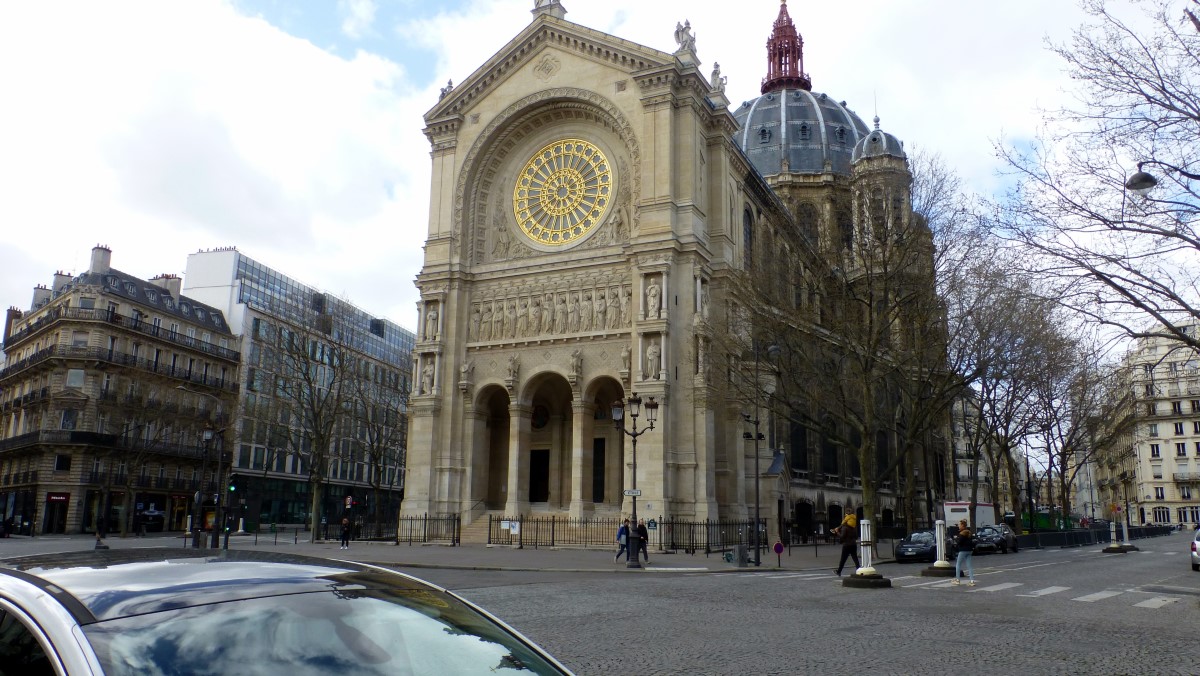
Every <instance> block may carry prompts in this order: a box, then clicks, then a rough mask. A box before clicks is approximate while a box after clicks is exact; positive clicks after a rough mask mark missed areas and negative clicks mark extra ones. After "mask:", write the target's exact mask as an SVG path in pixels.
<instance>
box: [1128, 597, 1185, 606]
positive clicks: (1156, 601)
mask: <svg viewBox="0 0 1200 676" xmlns="http://www.w3.org/2000/svg"><path fill="white" fill-rule="evenodd" d="M1178 600H1179V599H1177V598H1171V597H1170V596H1156V597H1154V598H1152V599H1147V600H1145V601H1142V602H1141V603H1135V604H1133V605H1134V607H1136V608H1151V609H1155V608H1162V607H1163V606H1165V605H1170V604H1172V603H1175V602H1176V601H1178Z"/></svg>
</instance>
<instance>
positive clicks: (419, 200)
mask: <svg viewBox="0 0 1200 676" xmlns="http://www.w3.org/2000/svg"><path fill="white" fill-rule="evenodd" d="M533 4H534V2H533V0H441V1H438V2H429V1H419V0H336V1H335V0H309V1H307V2H298V1H294V0H186V1H185V0H172V1H167V0H144V1H139V0H106V1H105V2H95V1H93V0H78V1H75V2H71V1H68V0H46V1H42V0H26V1H22V2H18V1H15V0H14V1H11V2H4V3H2V5H0V64H3V65H2V66H0V93H2V94H0V96H2V101H3V103H0V231H2V232H3V233H4V236H3V237H2V238H0V299H2V301H3V302H4V303H5V305H8V306H17V307H19V308H27V307H28V306H29V303H30V299H31V294H32V287H33V286H34V285H35V284H39V283H42V284H47V283H49V281H50V278H51V275H52V273H53V272H54V271H55V270H64V271H67V272H73V273H79V272H83V271H84V270H86V269H87V266H88V260H89V255H90V250H91V248H92V247H93V246H94V245H96V244H106V245H108V246H109V247H110V248H112V250H113V259H112V262H113V266H114V267H116V268H118V269H120V270H123V271H125V272H128V273H130V274H134V275H137V276H139V277H143V278H146V277H151V276H154V275H156V274H159V273H174V274H182V273H183V269H184V266H185V263H186V259H187V254H189V253H191V252H194V251H196V250H198V249H205V248H212V247H224V246H236V247H237V248H238V249H239V250H240V251H242V252H243V253H245V254H247V255H249V256H251V257H252V258H255V259H257V260H259V261H261V262H263V263H265V264H267V265H269V266H272V267H274V268H276V269H278V270H281V271H282V272H284V273H285V274H288V275H289V276H291V277H293V278H295V279H297V280H299V281H301V282H304V283H307V284H310V285H312V286H315V287H318V288H321V289H323V290H325V291H328V292H332V293H335V294H339V295H343V296H345V297H347V298H349V299H350V300H351V301H352V302H354V303H355V304H357V305H359V306H360V307H362V308H364V309H366V310H368V311H370V312H372V313H375V314H378V315H381V316H385V317H388V318H389V319H391V320H393V321H395V322H397V323H399V324H401V325H404V326H408V327H410V328H411V327H413V326H414V325H415V323H416V312H415V309H414V307H415V306H414V303H415V301H416V292H415V289H414V287H413V285H412V280H413V278H414V277H415V275H416V274H417V272H418V271H419V269H420V265H421V260H422V258H421V257H422V251H421V247H422V244H423V241H424V237H425V231H426V225H427V214H428V199H429V165H430V160H429V146H428V142H427V141H426V139H425V137H424V135H423V134H422V132H421V130H422V128H423V127H424V123H423V119H422V116H423V115H424V113H425V112H426V111H427V110H428V109H429V108H430V107H432V106H433V104H434V103H435V102H436V101H437V94H438V89H439V88H440V87H441V86H443V85H445V83H446V81H447V80H448V79H453V80H454V81H455V82H461V81H462V80H464V79H466V78H467V77H468V76H469V75H470V74H471V73H472V71H473V70H474V69H475V68H477V67H478V66H479V65H480V64H482V63H483V62H484V61H485V60H486V59H487V58H488V57H489V56H491V55H492V54H493V53H495V52H496V51H498V50H499V49H500V48H501V47H503V46H504V44H505V43H506V42H507V41H508V40H509V39H511V38H512V37H513V36H514V35H516V34H517V33H518V32H519V31H520V30H522V29H523V28H524V27H525V26H526V25H528V23H529V21H530V19H531V15H530V12H529V10H530V9H531V8H532V7H533ZM563 5H564V7H566V9H567V12H568V14H567V19H568V20H571V21H574V22H576V23H580V24H583V25H585V26H588V27H590V28H594V29H598V30H601V31H605V32H608V33H611V34H614V35H617V36H620V37H623V38H625V39H628V40H632V41H635V42H639V43H642V44H646V45H649V46H651V47H655V48H658V49H662V50H664V51H669V52H670V51H674V50H675V42H674V40H673V37H672V35H673V31H674V28H675V24H676V22H678V21H682V20H684V19H687V20H689V21H690V22H691V24H692V27H693V29H694V32H695V35H696V45H697V52H698V55H699V57H700V58H701V60H702V61H703V62H704V63H703V65H702V70H703V72H705V73H707V72H708V71H709V70H710V69H711V67H712V63H713V61H719V62H720V63H721V69H722V72H723V74H725V75H726V76H728V78H729V84H728V88H727V94H728V96H729V98H730V100H731V101H732V102H733V105H735V106H736V105H739V104H740V103H741V102H742V101H743V100H746V99H750V98H752V97H754V96H756V95H757V93H758V85H759V83H760V82H761V79H762V77H763V75H764V74H765V70H766V55H765V54H766V52H765V48H764V46H765V41H766V38H767V37H768V35H769V34H770V31H771V24H772V22H773V21H774V19H775V17H776V15H777V14H778V11H779V2H778V0H743V1H741V2H733V3H730V2H715V1H714V2H708V1H707V0H705V1H703V2H695V1H694V0H692V1H688V0H655V1H653V2H647V1H646V0H604V1H603V2H601V1H599V0H563ZM723 8H724V9H723ZM729 8H734V11H732V12H730V11H729ZM789 10H790V13H791V15H792V17H793V19H795V21H796V24H797V27H798V28H799V30H800V32H801V35H802V36H803V38H804V41H805V48H804V56H805V61H804V65H805V69H806V70H807V71H808V73H809V74H810V75H811V77H812V81H813V89H814V90H815V91H819V92H824V93H827V94H829V95H830V96H833V97H835V98H837V99H838V100H839V101H840V100H845V101H846V102H847V104H848V105H849V107H850V108H852V109H853V110H855V111H856V112H857V113H858V114H859V115H860V116H861V117H862V118H863V119H865V120H870V119H871V117H872V116H873V115H874V114H875V113H876V111H877V112H878V114H879V116H880V118H881V119H882V126H883V128H884V129H885V130H887V131H890V132H892V133H894V134H896V135H897V136H899V137H900V138H901V139H902V140H904V141H905V142H906V143H907V144H909V145H910V147H911V146H912V145H913V144H915V145H917V146H920V147H923V148H925V149H927V150H931V151H935V152H938V153H941V155H942V156H943V157H944V159H945V160H946V161H947V163H948V164H949V165H950V166H951V167H953V168H954V169H956V170H957V171H958V172H959V173H960V174H961V175H962V176H963V177H964V178H965V179H966V180H967V182H968V185H969V186H970V187H971V188H972V189H974V190H976V191H978V192H980V193H984V194H989V193H992V192H994V191H996V190H997V187H998V186H999V185H1001V182H1002V181H1001V179H1000V178H998V177H997V176H996V169H997V166H998V165H997V163H996V161H995V158H994V151H993V145H994V143H995V142H997V141H998V140H999V139H1001V138H1005V139H1009V140H1010V141H1012V142H1021V141H1023V140H1028V139H1030V138H1032V137H1033V135H1034V134H1035V133H1036V130H1037V128H1038V125H1039V122H1040V119H1041V115H1040V113H1039V108H1047V107H1053V106H1055V105H1057V104H1059V103H1061V102H1063V101H1064V96H1065V93H1064V91H1065V88H1066V87H1068V86H1069V80H1067V79H1066V78H1065V77H1064V76H1063V74H1062V64H1061V62H1060V61H1059V60H1058V59H1057V57H1055V56H1054V55H1053V54H1051V53H1049V52H1048V51H1047V50H1046V48H1045V40H1046V38H1047V37H1049V38H1050V39H1052V40H1055V41H1063V40H1065V39H1067V38H1068V37H1069V34H1070V31H1071V30H1072V29H1073V28H1075V27H1076V26H1078V25H1079V24H1080V22H1081V20H1082V15H1081V13H1080V12H1079V10H1078V9H1077V7H1076V5H1075V4H1074V3H1073V2H1072V1H1071V0H1054V1H1052V2H1051V1H1046V0H1007V1H1006V2H1004V3H982V2H963V1H962V0H905V1H903V2H898V1H896V0H858V1H856V2H853V3H850V2H845V3H830V2H822V3H817V2H812V1H811V0H791V2H790V3H789ZM851 10H852V11H851Z"/></svg>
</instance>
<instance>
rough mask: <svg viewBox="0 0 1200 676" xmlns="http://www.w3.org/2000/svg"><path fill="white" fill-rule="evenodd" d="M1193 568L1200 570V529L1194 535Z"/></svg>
mask: <svg viewBox="0 0 1200 676" xmlns="http://www.w3.org/2000/svg"><path fill="white" fill-rule="evenodd" d="M1192 570H1200V529H1197V530H1196V533H1195V534H1194V535H1193V536H1192Z"/></svg>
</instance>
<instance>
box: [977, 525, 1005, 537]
mask: <svg viewBox="0 0 1200 676" xmlns="http://www.w3.org/2000/svg"><path fill="white" fill-rule="evenodd" d="M979 535H983V536H985V537H996V536H998V535H1000V531H998V530H996V529H995V528H992V527H991V526H984V527H983V528H980V529H979Z"/></svg>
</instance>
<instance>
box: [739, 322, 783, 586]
mask: <svg viewBox="0 0 1200 676" xmlns="http://www.w3.org/2000/svg"><path fill="white" fill-rule="evenodd" d="M760 352H761V350H760V349H759V343H758V341H757V340H756V341H754V417H753V418H751V417H750V414H749V413H743V414H742V419H744V420H745V421H746V422H748V423H750V424H752V425H754V434H753V437H751V433H750V432H743V433H742V438H743V439H750V438H753V439H754V528H753V529H752V530H753V531H754V536H753V537H754V539H753V542H754V565H755V566H761V565H762V556H761V550H762V543H761V540H762V538H761V537H760V535H759V532H758V524H759V522H760V520H761V519H762V516H761V515H760V514H759V509H760V507H761V502H762V501H761V500H760V499H759V483H760V481H761V476H760V475H761V474H762V471H761V470H760V469H759V462H760V458H759V457H758V442H760V441H762V440H763V438H764V437H763V434H762V432H759V431H758V425H759V423H760V422H761V420H760V419H759V398H758V395H759V390H762V389H765V390H767V397H768V399H769V398H770V396H771V395H772V394H774V393H775V381H774V379H772V380H771V382H770V384H769V385H764V384H763V382H762V376H761V375H760V373H759V364H760V362H761V360H760V359H759V355H760ZM777 356H779V346H778V345H770V346H768V347H767V358H768V359H771V360H772V361H774V360H775V358H776V357H777Z"/></svg>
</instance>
